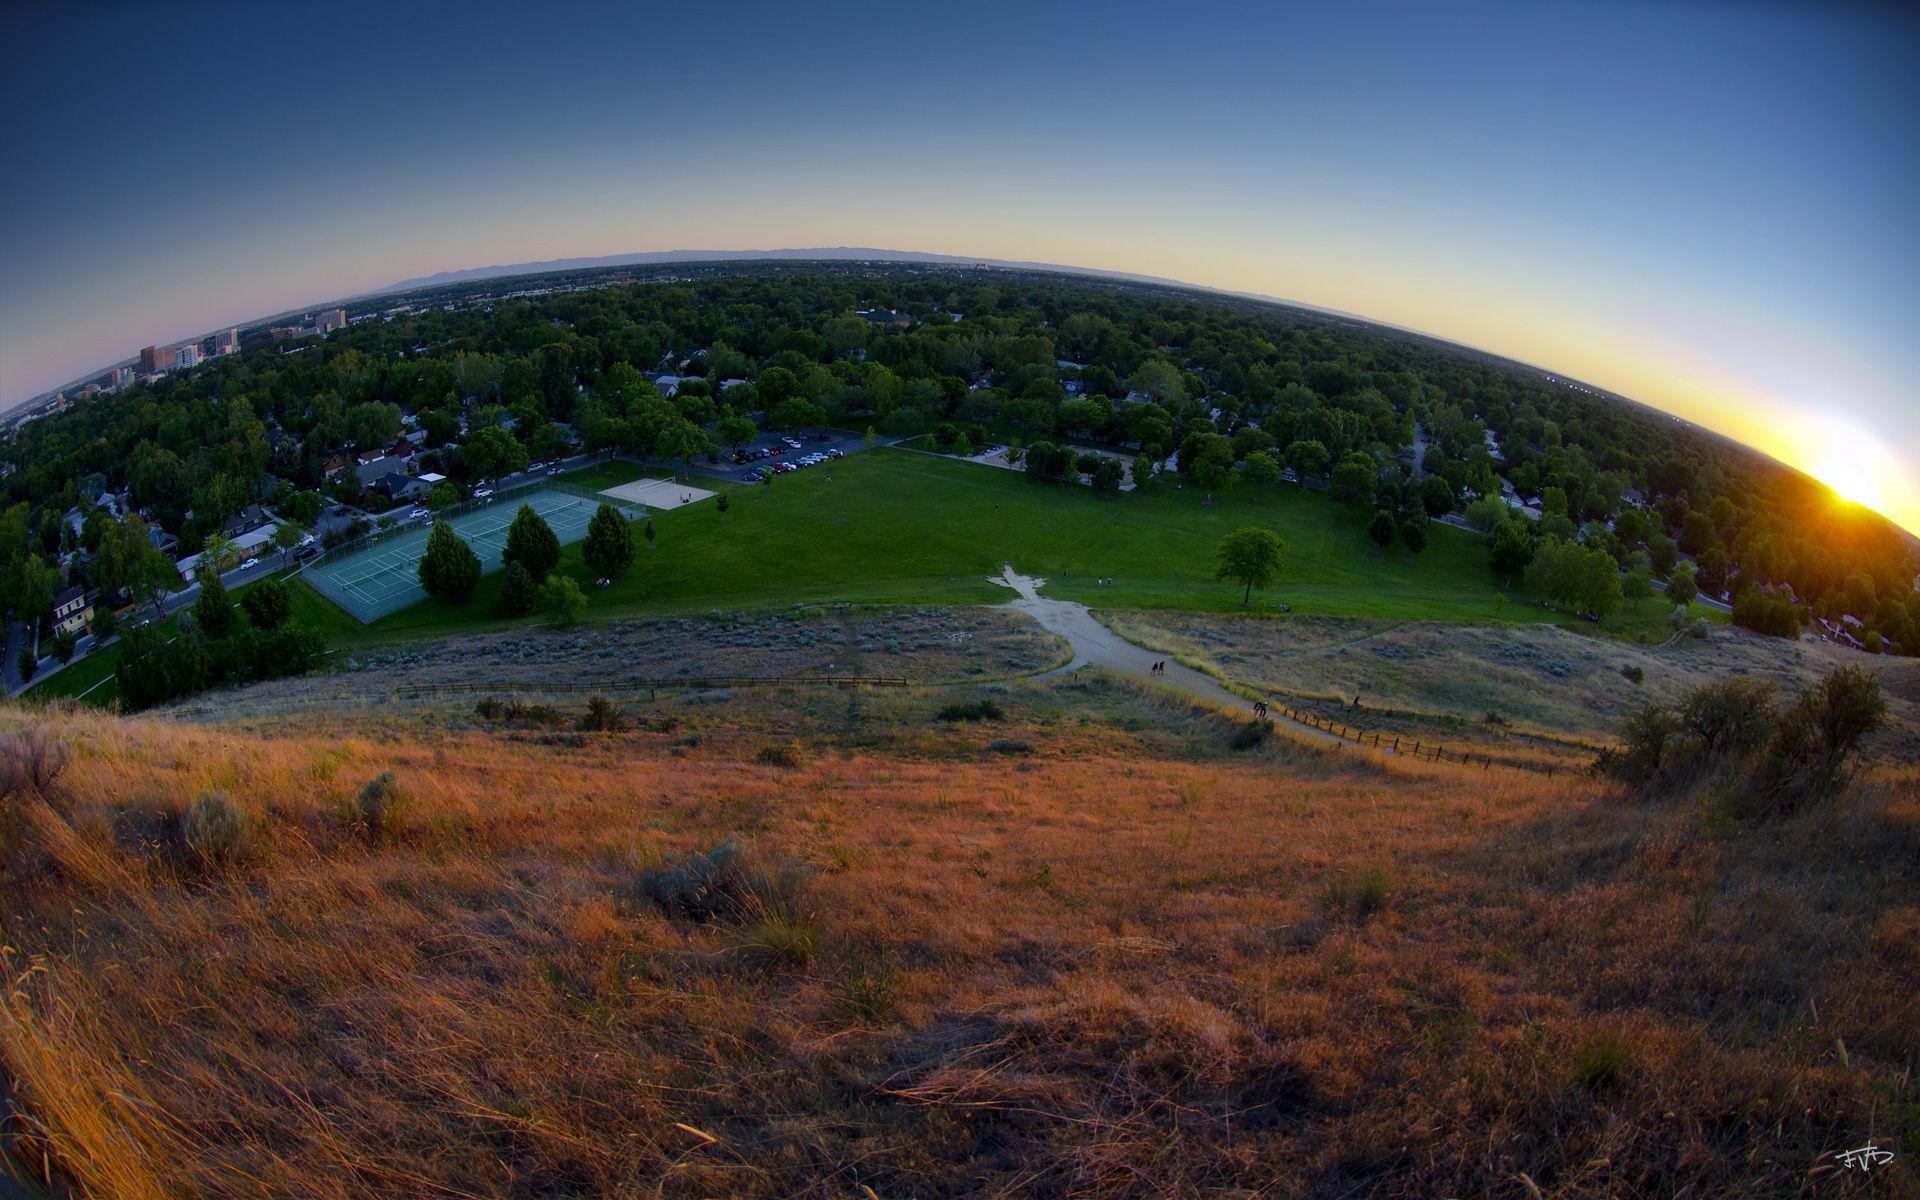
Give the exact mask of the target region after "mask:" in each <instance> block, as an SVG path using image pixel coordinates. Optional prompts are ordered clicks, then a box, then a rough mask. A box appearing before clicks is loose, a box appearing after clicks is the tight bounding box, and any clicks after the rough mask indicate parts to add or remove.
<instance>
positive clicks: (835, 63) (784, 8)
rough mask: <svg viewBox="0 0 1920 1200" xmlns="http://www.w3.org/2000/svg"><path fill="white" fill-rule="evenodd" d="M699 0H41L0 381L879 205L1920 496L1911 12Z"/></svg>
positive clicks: (901, 228) (11, 234)
mask: <svg viewBox="0 0 1920 1200" xmlns="http://www.w3.org/2000/svg"><path fill="white" fill-rule="evenodd" d="M695 7H696V6H674V7H672V8H665V7H663V8H661V9H659V10H657V11H642V10H640V9H639V8H637V7H635V6H628V5H617V6H615V5H609V6H605V7H604V8H603V7H597V6H580V5H571V4H566V3H551V2H550V3H541V4H533V5H511V6H505V5H503V6H488V5H480V4H461V5H445V6H432V5H414V4H406V3H391V2H388V3H383V4H379V5H362V4H354V3H343V4H332V5H298V6H294V5H252V4H216V5H193V4H186V3H175V4H150V5H149V4H110V5H97V6H95V5H84V4H83V5H77V6H76V5H61V6H55V5H47V6H44V7H34V6H32V5H27V6H19V5H14V6H9V7H7V8H6V9H5V10H4V15H0V23H3V25H4V28H0V35H3V36H0V99H4V108H0V122H4V124H3V125H0V128H3V129H4V133H0V137H3V138H4V156H3V158H0V161H4V162H5V164H6V168H7V169H6V175H7V179H8V186H7V187H6V188H5V189H4V190H0V405H5V404H12V403H16V402H18V401H19V400H21V399H24V398H25V397H26V396H28V395H30V394H33V393H35V392H38V391H40V390H42V389H44V388H47V387H51V386H53V385H56V384H59V383H62V382H64V381H66V380H67V379H69V378H71V377H73V376H75V375H78V374H80V373H81V372H83V371H85V370H87V369H89V368H92V367H95V366H98V365H102V364H104V363H106V362H108V361H111V360H113V359H117V358H121V357H124V356H127V355H130V354H132V353H133V352H134V351H135V350H137V349H138V348H139V347H140V346H142V345H146V344H148V343H151V342H164V341H166V340H169V339H173V338H178V337H183V336H187V335H190V334H196V333H201V332H204V331H206V330H208V329H210V328H213V327H215V326H216V325H220V324H225V323H232V322H237V321H243V320H246V319H249V318H252V317H256V316H260V315H264V314H265V313H267V312H270V311H278V310H281V309H285V308H290V307H294V306H297V305H302V304H308V303H312V302H315V301H318V300H321V299H326V298H330V297H336V296H340V295H345V294H348V293H351V292H355V291H362V290H366V289H370V288H374V287H378V286H381V285H384V284H388V283H391V282H394V281H397V280H399V279H402V278H406V277H410V276H414V275H422V274H429V273H431V272H434V271H439V270H445V269H451V268H459V267H468V266H477V265H483V264H488V263H497V262H520V261H528V260H535V259H544V258H554V257H565V256H574V255H593V254H613V253H619V252H624V251H634V250H660V249H676V248H724V249H741V248H756V247H759V248H770V247H791V246H817V245H842V244H846V245H868V246H880V247H887V248H895V249H917V250H934V251H945V252H949V253H956V254H972V255H980V256H983V257H986V256H991V257H1001V258H1023V259H1035V260H1041V261H1049V262H1060V263H1069V264H1075V265H1082V266H1095V267H1108V268H1114V269H1120V270H1132V271H1142V272H1148V273H1152V274H1158V275H1166V276H1171V277H1174V278H1180V279H1186V280H1190V281H1192V282H1196V283H1202V284H1210V285H1214V286H1221V287H1228V288H1234V289H1240V290H1247V291H1257V292H1262V293H1266V294H1270V295H1276V296H1282V297H1286V298H1290V299H1297V300H1301V301H1305V302H1308V303H1313V304H1321V305H1327V306H1330V307H1335V308H1341V309H1346V310H1349V311H1353V312H1357V313H1361V314H1363V315H1367V316H1371V317H1375V318H1378V319H1381V320H1385V321H1390V322H1393V323H1396V324H1401V325H1406V326H1411V327H1414V328H1419V329H1424V330H1428V331H1430V332H1433V333H1436V334H1439V335H1442V336H1447V337H1453V338H1456V339H1459V340H1461V341H1465V342H1469V343H1472V344H1475V345H1479V346H1483V347H1486V348H1488V349H1491V350H1496V351H1499V352H1503V353H1507V354H1511V355H1514V356H1516V357H1519V358H1523V359H1527V360H1529V361H1532V362H1536V363H1539V364H1540V365H1542V366H1546V367H1548V368H1552V369H1558V370H1561V371H1565V372H1567V373H1569V374H1573V375H1578V376H1582V377H1585V378H1588V379H1591V380H1593V381H1594V382H1597V383H1600V384H1602V385H1604V386H1608V387H1612V388H1615V389H1617V390H1619V391H1622V392H1624V393H1626V394H1629V395H1632V396H1634V397H1636V398H1638V399H1642V400H1645V401H1647V402H1649V403H1652V404H1656V405H1660V406H1662V407H1666V408H1669V409H1671V410H1673V411H1676V412H1679V413H1681V414H1682V415H1685V416H1688V417H1690V418H1693V419H1696V420H1699V421H1701V422H1702V423H1704V424H1707V425H1710V426H1714V427H1717V428H1720V429H1723V430H1726V431H1727V432H1729V433H1732V434H1733V435H1734V436H1736V437H1740V438H1742V439H1743V440H1746V441H1749V442H1752V443H1753V444H1756V445H1758V446H1760V447H1761V448H1762V449H1765V450H1767V451H1769V452H1770V453H1774V454H1776V455H1779V456H1781V457H1784V458H1787V459H1788V460H1789V461H1793V462H1796V463H1797V464H1799V465H1802V466H1805V467H1808V468H1809V469H1812V470H1814V471H1815V472H1816V473H1818V474H1820V475H1821V476H1822V477H1823V478H1827V479H1829V481H1830V482H1835V483H1837V484H1840V485H1842V486H1843V487H1845V488H1848V489H1850V490H1852V491H1855V492H1857V493H1861V494H1863V496H1864V498H1868V499H1871V500H1873V501H1875V502H1876V503H1877V504H1878V505H1879V506H1880V507H1881V508H1882V509H1883V510H1885V511H1889V513H1890V515H1893V516H1895V517H1896V518H1897V519H1900V520H1901V521H1902V522H1903V523H1905V524H1906V525H1908V526H1909V527H1914V526H1920V486H1916V482H1915V481H1916V479H1920V389H1916V386H1915V382H1914V381H1915V380H1916V379H1917V378H1920V338H1916V337H1915V336H1914V335H1915V331H1916V330H1920V276H1917V274H1916V271H1915V267H1916V265H1917V264H1920V225H1917V223H1916V222H1915V220H1914V219H1913V212H1914V209H1915V204H1916V201H1915V197H1916V196H1917V195H1920V186H1916V185H1920V136H1916V128H1915V114H1917V113H1920V83H1916V79H1920V72H1916V71H1915V69H1914V64H1915V63H1916V62H1920V23H1916V22H1915V21H1914V20H1913V19H1912V18H1911V17H1908V16H1905V15H1903V14H1902V12H1901V10H1899V9H1896V8H1891V7H1888V8H1873V7H1869V6H1862V5H1834V6H1807V7H1804V8H1802V7H1797V6H1789V5H1786V4H1759V5H1731V4H1713V3H1703V2H1688V3H1680V4H1674V5H1654V4H1634V3H1624V4H1606V5H1599V4H1595V5H1586V4H1577V3H1548V4H1490V5H1467V6H1459V7H1450V8H1448V9H1446V10H1445V11H1437V10H1435V9H1433V8H1431V7H1429V6H1424V5H1422V6H1412V5H1408V6H1397V5H1366V4H1360V5H1343V6H1338V7H1337V8H1335V6H1321V7H1305V6H1302V7H1298V8H1293V9H1290V10H1283V9H1281V8H1280V7H1279V6H1268V7H1267V9H1266V10H1265V11H1260V12H1246V11H1236V10H1235V9H1230V8H1224V7H1221V8H1215V7H1211V6H1207V5H1183V6H1176V7H1169V6H1166V5H1161V4H1151V5H1149V4H1126V3H1116V4H1106V5H1091V4H1089V5H1084V6H1073V7H1057V8H1056V7H1053V6H1042V5H1034V4H1020V5H1006V6H999V5H991V4H968V5H945V6H930V5H912V6H885V5H874V4H863V5H859V6H851V7H846V8H818V9H815V8H812V7H810V6H800V5H779V6H758V5H703V6H698V11H692V10H693V9H695ZM1835 475H1843V476H1846V477H1845V478H1838V479H1836V478H1834V476H1835Z"/></svg>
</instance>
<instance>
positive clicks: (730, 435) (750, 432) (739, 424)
mask: <svg viewBox="0 0 1920 1200" xmlns="http://www.w3.org/2000/svg"><path fill="white" fill-rule="evenodd" d="M759 432H760V430H759V429H758V428H756V427H755V426H754V423H753V422H752V421H749V420H747V418H745V417H740V416H735V415H734V414H733V413H731V412H729V413H728V414H727V415H726V416H724V417H721V418H720V423H719V424H718V425H717V426H715V427H714V437H715V439H716V440H717V441H719V443H720V444H721V445H722V446H728V447H731V448H732V449H735V450H738V449H739V448H740V447H742V446H744V445H746V444H747V443H748V442H750V441H752V440H753V439H754V437H755V435H757V434H758V433H759Z"/></svg>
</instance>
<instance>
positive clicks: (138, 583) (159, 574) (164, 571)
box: [127, 545, 180, 605]
mask: <svg viewBox="0 0 1920 1200" xmlns="http://www.w3.org/2000/svg"><path fill="white" fill-rule="evenodd" d="M179 585H180V571H179V569H178V568H177V567H175V566H174V565H173V564H172V563H170V562H168V561H167V556H166V555H164V554H162V553H160V552H159V551H158V550H156V549H154V548H153V546H151V545H148V546H147V547H146V549H145V551H143V552H142V553H141V554H140V556H139V557H138V558H136V559H134V560H133V565H132V567H131V568H129V570H128V572H127V592H128V594H129V595H131V596H132V597H133V602H134V603H135V604H139V605H151V604H157V603H159V601H160V597H162V596H164V595H166V594H167V593H168V592H171V591H173V590H174V589H175V588H177V587H178V586H179Z"/></svg>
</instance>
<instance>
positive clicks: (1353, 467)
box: [1333, 450, 1379, 504]
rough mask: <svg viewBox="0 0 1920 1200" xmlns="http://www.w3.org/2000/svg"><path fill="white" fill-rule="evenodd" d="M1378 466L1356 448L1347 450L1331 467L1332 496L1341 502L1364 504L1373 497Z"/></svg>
mask: <svg viewBox="0 0 1920 1200" xmlns="http://www.w3.org/2000/svg"><path fill="white" fill-rule="evenodd" d="M1378 475H1379V467H1378V466H1376V465H1375V463H1374V461H1373V459H1372V458H1371V457H1369V456H1368V455H1366V454H1363V453H1361V452H1360V451H1358V450H1349V451H1347V453H1346V455H1345V456H1344V457H1342V458H1341V460H1340V464H1339V465H1338V466H1336V467H1335V468H1334V469H1333V498H1334V499H1335V500H1338V501H1339V502H1340V503H1342V504H1364V503H1365V502H1367V501H1369V500H1371V499H1373V485H1374V480H1375V479H1376V478H1377V477H1378Z"/></svg>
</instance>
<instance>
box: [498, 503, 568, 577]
mask: <svg viewBox="0 0 1920 1200" xmlns="http://www.w3.org/2000/svg"><path fill="white" fill-rule="evenodd" d="M500 561H501V562H502V563H516V562H517V563H519V564H520V565H521V566H523V567H525V568H526V569H527V574H529V575H531V576H533V578H534V581H535V582H539V581H540V580H542V579H545V578H546V577H547V572H549V571H551V570H553V569H554V568H555V567H557V566H559V565H560V539H559V538H558V537H556V536H555V535H554V532H553V527H552V526H551V525H548V524H547V521H546V518H545V517H542V516H541V515H540V514H539V513H537V512H535V511H533V506H532V505H530V504H522V505H521V506H520V510H519V511H518V512H516V513H514V514H513V524H511V525H509V526H508V527H507V544H506V545H505V546H504V547H502V548H501V550H500Z"/></svg>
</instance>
